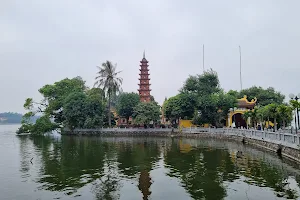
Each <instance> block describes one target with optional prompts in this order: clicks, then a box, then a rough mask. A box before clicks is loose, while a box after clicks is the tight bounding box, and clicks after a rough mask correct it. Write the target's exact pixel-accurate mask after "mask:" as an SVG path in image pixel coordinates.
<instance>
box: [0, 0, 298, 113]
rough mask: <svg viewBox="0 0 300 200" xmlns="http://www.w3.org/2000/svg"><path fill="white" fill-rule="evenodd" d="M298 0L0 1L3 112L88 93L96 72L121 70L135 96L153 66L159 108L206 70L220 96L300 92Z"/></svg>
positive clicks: (0, 104)
mask: <svg viewBox="0 0 300 200" xmlns="http://www.w3.org/2000/svg"><path fill="white" fill-rule="evenodd" d="M299 7H300V1H299V0H294V1H293V0H289V1H280V0H263V1H262V0H252V1H241V0H236V1H233V0H226V1H223V0H218V1H217V0H209V1H207V0H206V1H204V0H189V1H182V0H163V1H162V0H151V1H143V0H118V1H117V0H116V1H102V0H85V1H83V0H26V1H25V0H19V1H18V0H1V1H0V94H1V98H0V112H2V111H15V112H24V110H23V103H24V99H25V98H27V97H33V98H34V99H40V98H41V97H40V95H39V93H38V91H37V90H38V89H39V88H40V87H42V86H43V85H45V84H51V83H54V82H55V81H58V80H61V79H63V78H66V77H68V78H72V77H76V76H81V77H82V78H83V79H84V80H86V81H87V84H88V85H89V86H92V85H93V83H94V77H95V74H96V71H97V68H96V66H97V65H101V63H102V62H104V61H105V60H111V61H112V62H113V63H117V66H118V69H119V70H122V73H121V76H122V77H123V79H124V83H123V90H124V91H127V92H132V91H133V92H137V89H138V85H137V84H138V74H139V61H140V60H141V59H142V55H143V51H144V50H146V58H147V59H148V61H149V65H150V66H149V69H150V78H151V84H152V85H151V89H152V95H153V96H154V97H155V99H156V100H157V101H158V102H159V103H162V102H163V99H164V98H165V97H170V96H174V95H176V94H177V93H178V89H180V87H181V86H182V84H183V82H184V80H185V79H186V78H187V77H188V76H189V75H194V74H197V73H198V74H200V73H202V45H203V44H205V68H213V69H214V70H215V71H217V72H218V74H219V79H220V82H221V86H222V88H224V89H225V90H226V91H228V90H229V89H235V90H239V89H240V85H239V49H238V46H239V45H241V47H242V68H243V69H242V73H243V88H247V87H250V86H252V85H258V86H262V87H269V86H273V87H275V88H276V89H277V90H279V91H281V92H282V93H284V94H285V95H288V94H289V93H291V92H293V93H299V92H300V87H299V85H300V78H299V75H300V26H299V25H300V21H299V19H300V12H299Z"/></svg>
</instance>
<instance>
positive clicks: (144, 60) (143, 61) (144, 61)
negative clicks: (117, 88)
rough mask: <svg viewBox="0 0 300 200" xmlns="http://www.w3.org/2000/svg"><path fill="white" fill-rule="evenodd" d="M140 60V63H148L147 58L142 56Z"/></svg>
mask: <svg viewBox="0 0 300 200" xmlns="http://www.w3.org/2000/svg"><path fill="white" fill-rule="evenodd" d="M140 62H141V63H148V60H146V58H143V59H142V60H141V61H140Z"/></svg>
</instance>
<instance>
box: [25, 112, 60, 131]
mask: <svg viewBox="0 0 300 200" xmlns="http://www.w3.org/2000/svg"><path fill="white" fill-rule="evenodd" d="M56 128H57V125H56V124H55V123H52V122H51V120H50V118H49V116H47V115H44V116H42V117H40V118H39V119H37V120H36V122H35V124H34V125H32V127H31V130H30V131H31V132H33V133H35V134H44V133H48V132H51V131H52V130H54V129H56Z"/></svg>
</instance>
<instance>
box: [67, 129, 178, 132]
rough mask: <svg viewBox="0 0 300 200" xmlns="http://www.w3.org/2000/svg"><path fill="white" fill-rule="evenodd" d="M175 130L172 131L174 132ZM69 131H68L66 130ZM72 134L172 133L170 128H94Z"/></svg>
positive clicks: (76, 130) (77, 130)
mask: <svg viewBox="0 0 300 200" xmlns="http://www.w3.org/2000/svg"><path fill="white" fill-rule="evenodd" d="M175 130H176V129H173V131H175ZM66 131H69V130H66ZM72 132H75V133H76V132H105V133H106V132H124V133H129V132H154V133H158V132H172V128H96V129H74V130H73V131H72Z"/></svg>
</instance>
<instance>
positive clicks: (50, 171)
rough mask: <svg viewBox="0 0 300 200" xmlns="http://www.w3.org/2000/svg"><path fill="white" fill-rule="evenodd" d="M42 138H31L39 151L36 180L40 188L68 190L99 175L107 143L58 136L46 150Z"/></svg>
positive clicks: (82, 184)
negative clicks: (38, 174) (40, 152)
mask: <svg viewBox="0 0 300 200" xmlns="http://www.w3.org/2000/svg"><path fill="white" fill-rule="evenodd" d="M42 141H43V139H41V140H34V144H35V145H36V146H37V147H39V148H41V151H42V169H41V171H40V178H39V180H38V182H39V183H42V184H43V185H42V187H41V188H42V189H46V190H51V191H66V190H69V193H68V194H72V193H73V192H75V191H76V189H78V188H80V187H82V186H84V185H86V184H87V183H90V182H92V181H94V180H96V179H98V178H100V177H101V176H102V173H103V165H104V163H103V158H104V155H105V147H106V146H107V143H101V142H99V140H93V139H91V138H77V137H62V139H61V141H60V142H57V143H53V149H52V150H51V151H50V150H49V148H48V147H47V145H41V143H42Z"/></svg>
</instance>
